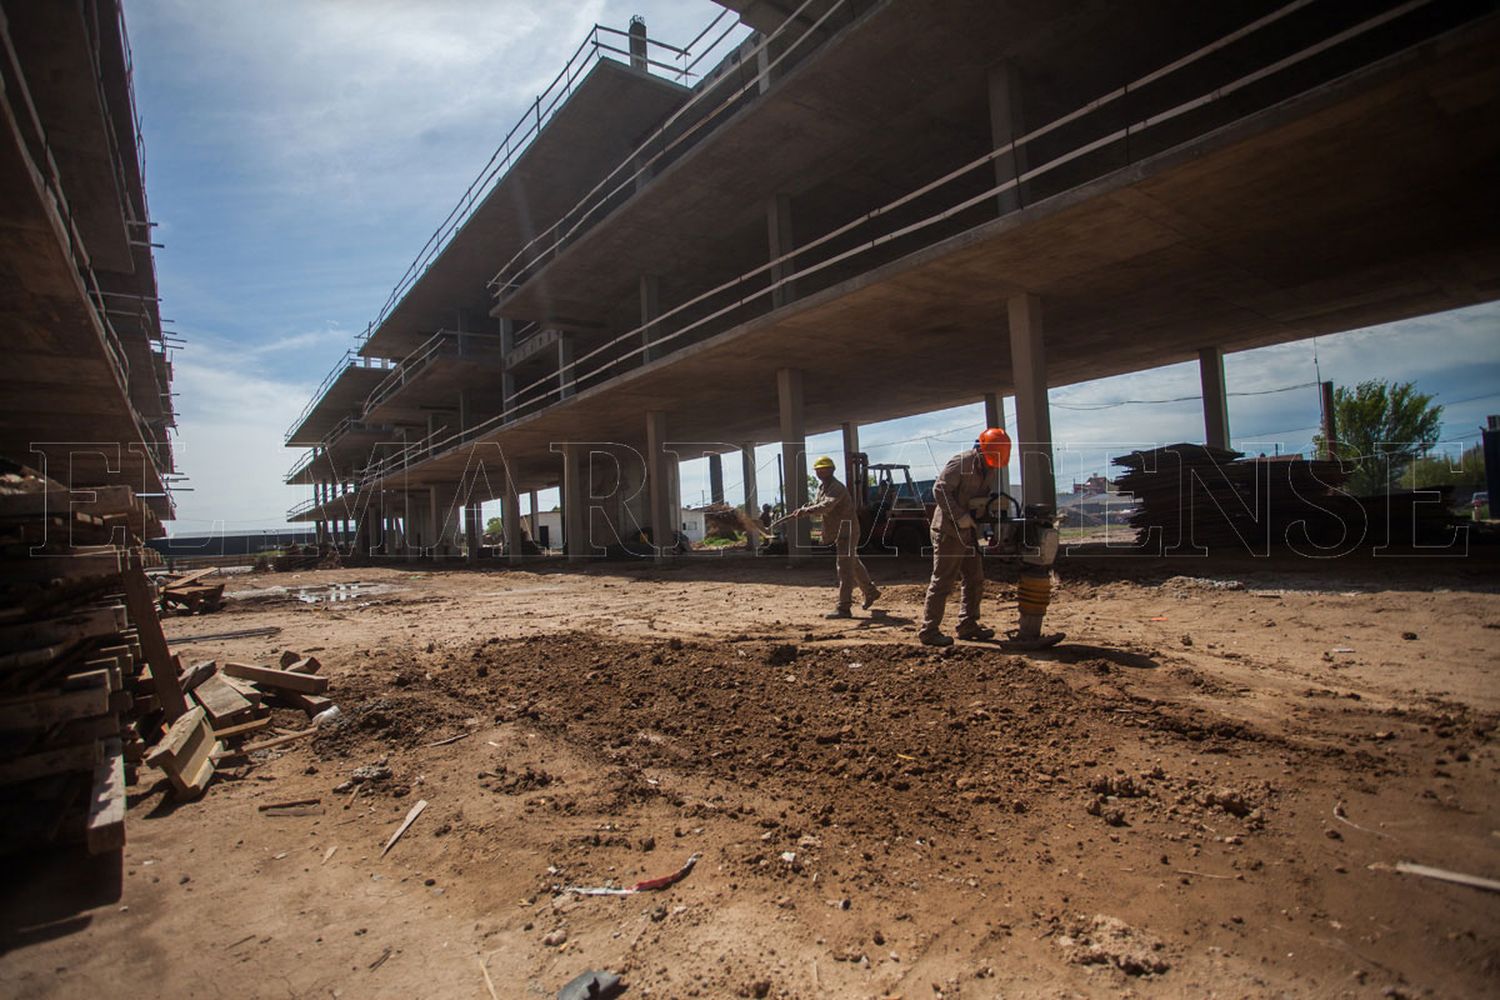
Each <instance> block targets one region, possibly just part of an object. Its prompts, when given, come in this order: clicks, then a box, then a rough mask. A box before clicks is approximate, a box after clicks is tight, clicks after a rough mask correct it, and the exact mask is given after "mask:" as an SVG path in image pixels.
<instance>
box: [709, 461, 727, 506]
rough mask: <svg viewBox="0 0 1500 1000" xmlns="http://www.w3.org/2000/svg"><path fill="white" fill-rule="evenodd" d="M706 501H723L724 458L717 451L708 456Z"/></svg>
mask: <svg viewBox="0 0 1500 1000" xmlns="http://www.w3.org/2000/svg"><path fill="white" fill-rule="evenodd" d="M708 502H709V503H723V502H724V459H723V457H722V456H720V455H719V454H717V453H715V454H712V455H709V456H708Z"/></svg>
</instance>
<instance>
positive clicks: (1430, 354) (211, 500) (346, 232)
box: [126, 0, 1500, 534]
mask: <svg viewBox="0 0 1500 1000" xmlns="http://www.w3.org/2000/svg"><path fill="white" fill-rule="evenodd" d="M719 10H720V8H719V7H718V6H717V5H715V4H713V3H710V2H708V0H634V2H630V3H618V2H614V0H585V2H579V3H569V4H557V5H552V4H537V3H530V2H514V0H484V2H473V0H464V2H460V0H426V2H423V3H411V2H398V0H385V2H382V0H322V2H318V3H306V2H292V0H262V2H257V3H254V4H247V3H235V2H229V0H215V2H204V0H126V17H127V21H128V27H129V31H130V38H131V44H132V47H133V50H134V56H135V89H136V100H137V103H138V107H139V111H140V114H141V117H142V120H143V129H144V135H145V142H146V159H147V186H148V193H149V197H150V201H151V210H152V217H153V219H154V220H155V221H156V222H157V223H159V228H158V229H157V230H156V237H157V239H158V240H159V241H161V242H163V243H165V244H166V247H165V249H163V250H159V251H158V252H157V267H158V272H159V278H160V283H161V294H162V298H163V315H164V316H165V317H167V318H169V319H171V320H172V321H173V323H172V324H171V327H172V328H173V329H175V330H176V331H178V333H179V334H180V335H182V336H183V337H184V338H185V339H186V341H187V344H188V346H187V348H186V349H185V350H184V351H181V352H179V353H177V354H176V356H175V359H174V361H175V365H176V383H175V386H174V388H175V390H176V391H177V393H178V397H177V405H178V411H179V413H180V419H179V429H178V430H179V433H178V438H177V451H178V458H179V466H180V469H181V471H183V472H186V473H188V474H189V475H190V476H191V477H192V479H191V482H189V483H188V484H186V485H187V486H189V487H191V490H192V492H186V491H184V492H181V493H180V494H179V495H178V498H177V499H178V520H177V522H176V524H175V525H174V526H173V528H172V530H173V532H174V533H176V534H197V533H201V532H205V531H209V530H212V529H214V528H216V527H222V528H224V529H226V530H231V531H234V530H263V529H274V528H279V527H282V526H283V525H284V513H285V510H286V509H287V508H288V507H290V506H291V505H292V504H294V503H296V502H297V501H299V500H300V499H302V497H303V495H304V494H303V493H302V492H299V491H297V490H295V489H293V488H291V487H287V486H285V485H283V484H282V483H281V477H282V475H283V473H284V472H285V471H286V470H287V468H288V467H289V466H291V465H292V463H293V462H294V461H295V460H296V459H297V457H298V456H297V454H296V453H295V452H294V451H293V450H291V449H286V448H283V447H282V434H283V432H284V431H285V429H286V427H287V425H288V424H289V423H290V422H291V421H292V419H293V418H294V417H295V416H296V415H297V413H298V412H299V411H300V410H301V408H302V406H303V404H304V403H305V402H306V400H307V398H308V396H309V395H310V394H311V392H312V390H313V389H314V387H316V385H317V384H318V382H319V381H320V380H321V379H322V377H323V375H324V374H325V373H326V372H327V371H328V369H329V367H330V366H331V365H333V363H334V362H335V361H336V360H337V358H338V357H339V355H340V354H341V353H342V351H343V350H344V349H345V348H347V347H349V346H352V344H353V342H354V337H355V335H356V334H357V333H358V332H359V331H360V330H362V329H363V328H364V326H365V324H366V323H367V322H369V321H370V320H371V319H372V318H373V317H374V315H375V313H376V312H377V311H378V309H379V307H380V305H381V303H382V302H384V301H385V298H386V295H387V294H388V292H389V291H390V288H391V286H392V285H393V284H395V282H396V280H397V279H398V278H399V277H400V275H401V273H402V272H403V271H404V270H405V268H406V266H407V264H408V263H409V262H410V261H411V259H412V257H413V256H414V255H415V254H416V252H417V250H418V248H419V247H420V246H421V245H422V243H423V242H424V241H425V240H426V239H427V237H428V235H429V234H430V233H431V232H432V230H433V229H434V228H435V227H436V226H437V224H438V223H439V222H440V221H441V220H442V219H443V217H444V216H445V215H446V214H447V212H448V210H449V208H451V206H452V205H453V203H454V202H455V201H456V200H457V198H458V196H459V195H460V194H461V193H462V192H463V190H464V189H465V187H467V185H468V184H469V182H470V181H471V180H472V179H473V177H474V175H475V174H476V173H477V172H478V171H479V169H480V168H481V167H482V166H483V164H484V163H485V161H486V160H487V159H488V158H489V155H490V153H491V151H492V150H493V149H494V147H495V145H496V144H497V143H498V142H499V140H500V139H501V137H502V136H503V135H504V133H505V132H506V130H508V129H509V128H510V126H511V125H512V123H514V121H515V120H516V119H517V118H518V117H519V116H520V114H521V113H522V112H523V111H524V109H525V107H526V106H527V105H528V104H529V103H530V102H531V100H532V99H533V98H534V97H535V95H536V94H537V93H538V92H539V91H541V90H542V89H543V88H544V87H545V86H546V85H547V83H548V82H549V81H550V80H551V78H552V77H553V75H554V74H556V73H557V71H558V69H559V68H561V66H562V65H563V63H564V62H565V61H566V59H567V58H568V56H569V55H570V54H571V53H572V51H573V50H574V48H575V47H576V46H577V45H578V43H579V41H580V40H582V38H583V37H584V35H585V33H586V32H587V31H588V29H589V28H590V27H591V26H592V25H593V24H594V23H595V22H598V23H601V24H605V25H610V26H614V27H618V28H624V27H625V26H626V24H627V23H628V21H629V19H630V16H631V15H632V14H641V15H643V16H644V17H645V18H646V21H647V24H648V26H649V30H650V32H651V34H652V35H653V36H656V37H660V38H662V39H664V40H665V41H668V42H671V43H675V44H679V45H681V44H684V43H686V42H687V41H689V40H690V39H692V38H693V37H694V36H695V35H697V34H698V32H699V31H700V30H701V29H702V28H703V27H704V26H705V25H706V24H707V23H708V22H709V21H710V20H711V19H712V18H713V17H714V16H716V14H717V13H718V12H719ZM1316 351H1317V355H1318V360H1319V362H1320V366H1321V371H1322V375H1323V377H1324V378H1328V379H1333V380H1335V381H1337V382H1340V383H1352V382H1356V381H1359V380H1361V379H1365V378H1400V379H1413V380H1415V381H1416V382H1417V383H1418V385H1419V387H1420V388H1421V389H1423V390H1424V391H1427V392H1432V393H1435V394H1436V395H1437V397H1438V400H1439V401H1440V402H1444V403H1445V404H1447V406H1448V409H1447V412H1446V413H1445V426H1444V435H1443V436H1444V438H1447V439H1452V440H1454V441H1455V442H1456V443H1455V444H1454V445H1453V446H1452V447H1455V448H1457V447H1461V446H1462V445H1463V444H1469V443H1472V442H1473V441H1474V440H1475V439H1476V438H1477V433H1475V431H1476V429H1477V427H1478V425H1479V424H1480V423H1481V422H1482V421H1483V418H1484V415H1485V414H1486V413H1490V412H1496V411H1500V393H1497V389H1500V306H1497V305H1493V304H1492V305H1489V306H1483V307H1477V308H1475V309H1470V310H1465V311H1463V312H1461V313H1452V314H1447V315H1444V316H1435V317H1426V318H1423V319H1418V320H1412V321H1409V322H1406V323H1400V324H1394V325H1392V326H1389V327H1383V328H1378V329H1374V330H1365V331H1355V332H1351V333H1348V334H1342V335H1340V336H1337V337H1330V338H1324V339H1321V340H1319V341H1318V342H1317V345H1316ZM1313 356H1314V345H1313V344H1312V343H1311V342H1308V343H1301V344H1288V345H1282V346H1280V347H1274V348H1267V349H1264V350H1259V351H1250V352H1245V353H1242V354H1238V355H1231V356H1230V357H1229V358H1228V360H1227V363H1226V368H1227V372H1228V378H1229V382H1230V390H1231V392H1236V391H1241V392H1243V391H1255V390H1261V389H1268V388H1279V387H1282V386H1290V385H1296V384H1299V383H1305V382H1312V381H1313V380H1314V377H1315V376H1314V362H1313ZM1197 392H1198V375H1197V369H1196V366H1194V365H1174V366H1171V367H1168V368H1162V369H1156V370H1154V371H1149V372H1140V373H1136V374H1133V375H1129V376H1122V377H1119V378H1114V379H1106V380H1101V381H1099V382H1093V383H1087V384H1083V385H1077V386H1069V387H1066V388H1062V389H1056V390H1053V392H1052V396H1051V398H1052V402H1053V405H1054V409H1053V415H1052V416H1053V432H1054V437H1055V438H1057V440H1058V441H1059V442H1061V443H1062V445H1063V447H1062V448H1061V450H1060V453H1059V471H1058V479H1059V481H1060V483H1061V484H1062V485H1063V486H1066V485H1067V483H1068V482H1069V481H1070V478H1071V477H1073V476H1078V477H1080V478H1081V477H1082V475H1084V474H1086V473H1087V472H1089V471H1096V470H1098V469H1099V468H1101V467H1103V464H1104V462H1105V461H1106V459H1107V457H1108V456H1109V455H1111V454H1117V453H1119V452H1120V451H1125V450H1129V449H1130V448H1131V447H1135V446H1140V445H1150V444H1154V443H1162V442H1168V441H1177V440H1196V439H1200V438H1201V436H1202V419H1201V411H1200V409H1199V406H1198V404H1197V402H1196V401H1192V400H1189V401H1186V402H1179V403H1147V404H1127V405H1118V406H1110V407H1108V408H1100V407H1101V406H1103V404H1109V403H1117V402H1120V401H1123V400H1157V399H1172V398H1177V397H1182V396H1191V395H1196V393H1197ZM981 417H982V410H981V409H980V407H979V406H978V405H977V404H976V405H974V406H969V407H959V408H956V409H953V410H947V411H943V412H941V413H933V414H927V415H924V416H920V417H913V418H908V419H905V420H900V421H892V422H889V423H886V424H880V425H874V426H869V427H865V428H864V429H863V430H862V443H863V445H864V446H865V448H866V450H869V451H871V453H872V458H873V459H874V460H876V461H906V462H910V463H911V464H912V465H913V473H914V474H915V475H917V476H918V477H919V478H922V477H925V476H929V475H930V474H931V472H932V466H933V463H934V462H937V463H938V464H941V462H942V461H943V460H944V459H945V458H946V456H947V455H949V454H952V452H953V451H955V450H958V449H959V448H962V447H964V446H965V445H966V444H967V443H968V442H969V441H972V439H973V436H974V434H975V433H976V432H977V431H978V429H979V427H980V420H981ZM1317 420H1318V402H1317V394H1316V390H1315V389H1313V388H1304V389H1298V390H1294V391H1288V392H1284V393H1277V394H1272V395H1263V396H1236V397H1234V398H1232V399H1231V400H1230V423H1231V428H1232V431H1233V435H1234V438H1235V444H1236V446H1238V447H1242V448H1247V449H1251V448H1253V449H1254V450H1256V451H1261V450H1264V451H1271V450H1272V449H1273V448H1274V447H1275V446H1276V445H1277V444H1279V445H1280V446H1281V448H1282V450H1290V451H1301V450H1306V449H1307V447H1308V443H1309V440H1310V438H1311V435H1312V434H1313V432H1314V430H1315V429H1316V428H1315V425H1316V423H1317ZM885 442H895V443H892V444H888V445H884V446H882V447H872V446H874V445H882V444H883V443H885ZM838 447H839V441H838V439H837V435H825V436H820V437H817V438H813V439H811V440H810V441H809V448H810V450H812V451H814V452H823V451H827V452H829V453H831V454H834V455H835V456H837V455H838V454H839V451H838ZM776 454H777V449H775V448H772V447H768V448H762V449H760V451H759V453H758V456H757V462H758V464H759V465H760V466H761V467H762V469H763V472H762V477H761V484H762V485H761V492H762V496H763V497H766V496H767V495H768V494H769V493H771V492H774V489H775V482H776V473H775V466H774V464H773V463H774V460H775V457H776ZM738 469H739V463H738V462H737V461H730V462H728V463H727V465H726V470H725V471H726V477H725V478H726V480H727V481H728V484H729V485H730V487H731V489H730V491H729V492H730V494H731V497H736V496H738V494H739V489H738V483H739V479H740V475H739V471H738ZM682 479H683V497H684V500H686V501H688V502H695V501H696V500H697V499H698V498H699V495H700V493H701V491H702V490H705V489H706V488H707V487H706V474H705V471H704V463H703V462H701V461H700V462H692V463H687V464H686V465H685V466H684V469H683V477H682ZM550 503H551V499H550V498H549V497H546V496H544V498H543V506H550Z"/></svg>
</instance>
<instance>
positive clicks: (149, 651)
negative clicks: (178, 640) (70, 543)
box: [122, 555, 187, 720]
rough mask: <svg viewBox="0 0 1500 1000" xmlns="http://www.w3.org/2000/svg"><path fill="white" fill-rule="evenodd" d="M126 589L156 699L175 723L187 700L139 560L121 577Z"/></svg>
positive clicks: (184, 708)
mask: <svg viewBox="0 0 1500 1000" xmlns="http://www.w3.org/2000/svg"><path fill="white" fill-rule="evenodd" d="M122 582H123V583H124V585H125V607H126V609H127V610H128V611H129V612H130V621H131V623H132V624H133V625H135V627H136V630H137V631H138V632H139V633H140V639H141V647H142V651H143V652H144V653H145V658H146V662H147V663H149V664H150V665H151V678H152V681H153V683H154V685H155V687H156V699H157V701H159V702H160V703H161V707H162V711H164V712H165V713H166V715H167V718H168V719H169V720H170V719H176V718H177V717H178V716H180V715H181V714H182V713H183V712H186V711H187V699H186V697H185V696H184V695H183V693H182V688H181V687H180V686H178V683H177V670H176V669H175V668H174V667H173V666H172V654H171V651H169V650H168V649H167V639H166V636H164V635H162V631H161V619H160V618H158V617H157V616H156V600H155V597H154V595H153V594H152V593H151V584H150V583H148V582H147V581H146V573H145V571H144V570H143V569H141V564H140V556H139V555H134V556H132V557H131V564H130V568H129V569H128V570H126V571H125V573H124V574H123V575H122Z"/></svg>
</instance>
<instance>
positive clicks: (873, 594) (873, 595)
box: [860, 587, 880, 611]
mask: <svg viewBox="0 0 1500 1000" xmlns="http://www.w3.org/2000/svg"><path fill="white" fill-rule="evenodd" d="M878 600H880V588H879V587H871V588H870V589H869V591H868V592H867V593H866V594H865V601H864V603H863V604H861V605H860V607H862V608H864V609H865V610H866V611H869V610H870V607H871V606H872V605H873V604H874V603H875V602H876V601H878Z"/></svg>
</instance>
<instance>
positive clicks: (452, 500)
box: [427, 483, 467, 556]
mask: <svg viewBox="0 0 1500 1000" xmlns="http://www.w3.org/2000/svg"><path fill="white" fill-rule="evenodd" d="M427 497H428V504H429V506H430V507H431V510H430V511H429V512H428V515H427V518H428V523H429V524H430V525H431V526H432V542H431V545H432V554H433V555H435V556H455V555H457V554H458V536H459V532H460V528H461V526H462V525H463V516H464V511H465V509H466V507H467V505H466V504H461V503H459V484H458V483H452V484H450V485H446V486H430V487H428V489H427Z"/></svg>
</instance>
